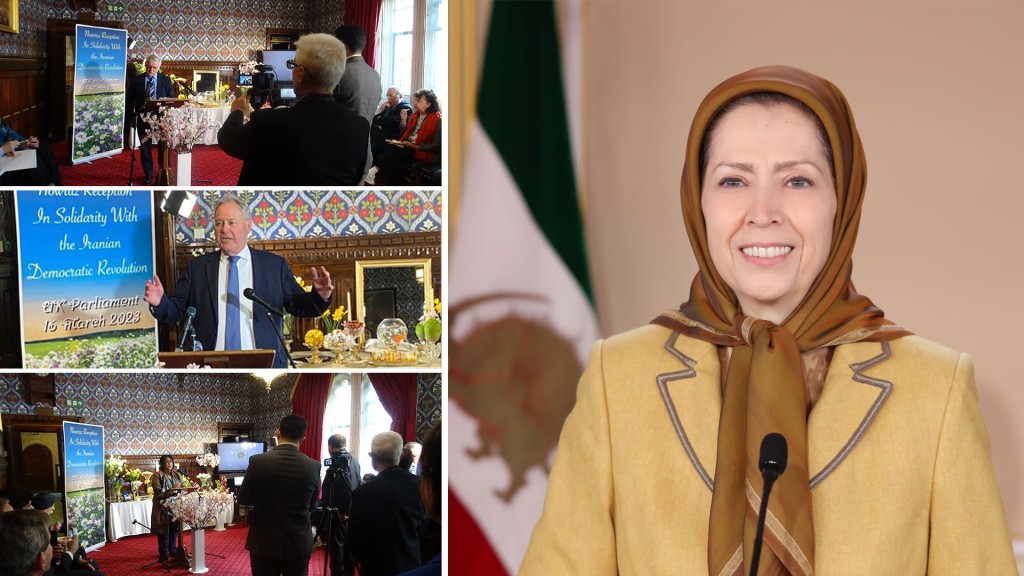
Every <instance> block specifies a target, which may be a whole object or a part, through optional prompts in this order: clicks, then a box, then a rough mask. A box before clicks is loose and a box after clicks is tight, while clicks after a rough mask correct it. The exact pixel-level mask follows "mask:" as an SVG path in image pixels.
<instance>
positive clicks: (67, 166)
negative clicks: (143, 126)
mask: <svg viewBox="0 0 1024 576" xmlns="http://www.w3.org/2000/svg"><path fill="white" fill-rule="evenodd" d="M51 148H52V149H53V155H54V156H55V157H56V158H57V165H58V166H59V167H60V174H61V178H63V180H64V186H128V185H129V183H128V174H129V171H130V170H131V160H132V155H131V151H129V150H125V151H123V152H121V153H120V154H115V155H113V156H107V157H106V158H100V159H99V160H93V161H92V162H89V163H84V162H83V163H81V164H78V165H72V164H71V160H70V153H69V152H68V141H67V140H62V141H60V142H54V143H53V144H52V145H51ZM138 154H139V152H138V151H136V152H135V177H134V180H135V182H134V184H135V185H136V186H142V185H143V176H142V165H141V164H140V163H139V157H138ZM153 161H154V164H155V163H156V154H155V153H154V154H153ZM241 171H242V161H241V160H238V159H236V158H232V157H231V156H228V155H227V154H225V153H224V152H223V151H221V149H220V146H216V145H210V146H195V147H194V148H193V149H192V186H234V185H235V184H236V183H237V182H238V174H239V173H240V172H241Z"/></svg>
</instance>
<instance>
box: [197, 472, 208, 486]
mask: <svg viewBox="0 0 1024 576" xmlns="http://www.w3.org/2000/svg"><path fill="white" fill-rule="evenodd" d="M210 478H211V475H210V474H207V473H206V472H200V473H199V474H196V480H199V487H200V488H202V489H206V485H207V484H209V483H210Z"/></svg>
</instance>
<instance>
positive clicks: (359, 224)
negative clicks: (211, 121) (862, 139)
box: [175, 190, 442, 244]
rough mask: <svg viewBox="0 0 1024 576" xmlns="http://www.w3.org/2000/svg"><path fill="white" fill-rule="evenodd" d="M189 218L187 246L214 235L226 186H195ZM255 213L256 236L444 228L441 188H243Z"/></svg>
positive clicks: (184, 231) (181, 234)
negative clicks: (216, 213) (215, 217)
mask: <svg viewBox="0 0 1024 576" xmlns="http://www.w3.org/2000/svg"><path fill="white" fill-rule="evenodd" d="M194 192H196V193H197V194H198V195H199V200H198V201H197V202H196V205H195V208H193V210H192V215H191V217H190V218H184V219H182V220H181V221H180V222H179V223H178V227H177V230H176V231H175V240H176V241H177V242H179V243H182V244H191V243H193V242H196V241H197V237H198V238H200V240H199V241H201V242H208V241H210V240H211V239H212V238H213V208H214V205H216V203H217V200H218V199H219V198H221V197H222V196H224V195H226V194H228V193H229V191H227V190H221V191H205V190H195V191H194ZM236 194H237V195H238V196H240V197H241V198H242V199H243V200H244V201H245V203H246V205H248V206H249V211H250V213H251V214H252V221H253V226H252V233H251V234H250V239H251V240H295V239H299V238H329V237H332V236H366V235H368V234H403V233H406V232H435V231H438V230H440V229H441V210H442V201H441V191H440V190H430V191H427V190H374V191H354V190H287V191H238V192H236Z"/></svg>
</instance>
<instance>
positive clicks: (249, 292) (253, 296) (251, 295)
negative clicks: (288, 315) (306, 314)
mask: <svg viewBox="0 0 1024 576" xmlns="http://www.w3.org/2000/svg"><path fill="white" fill-rule="evenodd" d="M242 295H243V296H245V297H246V298H248V299H249V300H252V301H253V302H255V303H257V304H259V305H260V306H263V307H264V308H266V309H267V311H268V312H273V313H274V314H277V315H278V316H281V317H284V314H282V313H281V311H280V310H278V309H277V308H275V307H274V305H273V304H271V303H270V302H267V301H266V300H264V299H263V297H261V296H260V295H259V294H257V293H256V291H255V290H253V289H252V288H246V289H245V290H244V291H243V292H242Z"/></svg>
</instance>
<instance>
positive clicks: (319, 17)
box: [307, 0, 364, 34]
mask: <svg viewBox="0 0 1024 576" xmlns="http://www.w3.org/2000/svg"><path fill="white" fill-rule="evenodd" d="M362 1H364V0H348V2H349V5H352V3H355V2H362ZM344 2H345V0H310V2H309V7H308V8H307V10H308V12H307V14H308V15H309V31H310V32H324V33H326V34H334V31H335V30H336V29H337V28H338V26H341V25H342V24H344V22H342V20H344V13H343V11H342V10H341V9H340V5H343V4H344Z"/></svg>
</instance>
